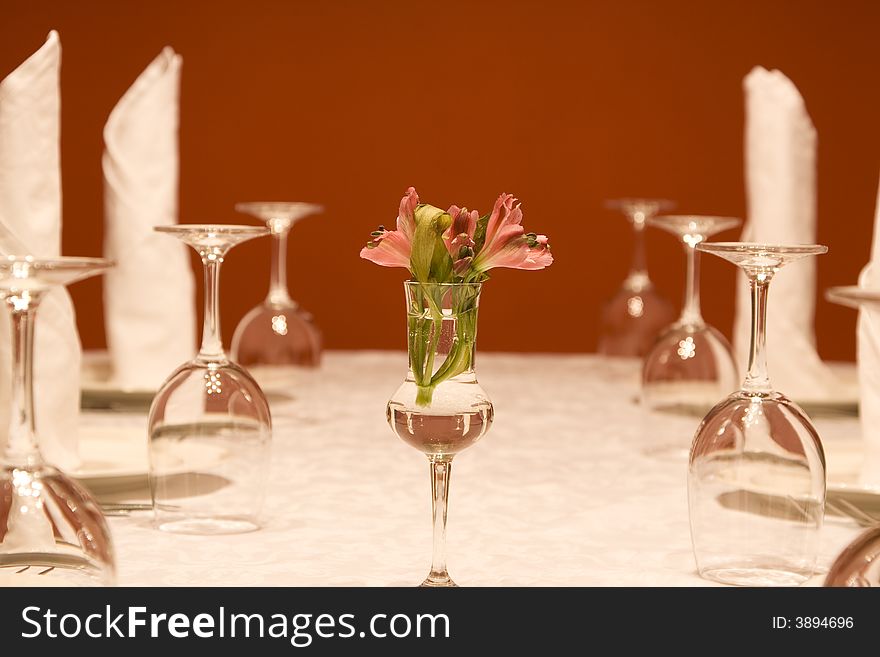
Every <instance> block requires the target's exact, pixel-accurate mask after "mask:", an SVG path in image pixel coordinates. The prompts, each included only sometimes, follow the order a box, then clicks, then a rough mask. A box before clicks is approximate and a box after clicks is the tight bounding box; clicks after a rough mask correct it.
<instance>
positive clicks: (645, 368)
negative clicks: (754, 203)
mask: <svg viewBox="0 0 880 657" xmlns="http://www.w3.org/2000/svg"><path fill="white" fill-rule="evenodd" d="M647 221H648V224H649V225H651V226H656V227H657V228H660V229H662V230H664V231H666V232H668V233H671V234H673V235H675V236H676V237H677V238H678V239H679V241H680V242H681V243H682V245H683V247H684V250H685V256H686V261H687V278H686V284H685V295H684V304H683V305H682V312H681V316H680V317H679V318H678V321H677V322H676V323H675V324H673V325H672V326H670V327H668V328H667V329H666V330H665V331H664V332H663V333H661V335H660V337H659V339H658V340H657V341H656V342H655V343H654V346H653V347H652V348H651V351H650V352H649V353H648V355H647V356H645V359H644V361H643V363H642V403H643V404H645V406H647V407H648V408H651V409H653V410H660V411H684V412H696V413H698V414H700V415H702V414H705V413H706V411H707V410H708V409H710V408H711V407H712V406H713V405H714V404H715V402H716V401H717V400H718V398H719V397H721V396H722V395H725V394H727V393H729V392H730V391H731V390H734V389H735V388H736V384H737V371H736V363H735V361H734V357H733V350H732V349H731V347H730V343H729V342H728V341H727V339H726V338H725V337H724V335H723V334H722V333H721V332H720V331H718V330H717V329H715V328H714V327H712V326H710V325H709V324H707V323H706V322H705V321H704V320H703V316H702V313H701V311H700V294H699V258H698V254H697V253H696V252H695V248H696V246H697V244H699V243H701V242H703V241H704V240H705V239H706V238H708V237H711V236H712V235H715V234H717V233H720V232H722V231H725V230H729V229H731V228H734V227H736V226H738V225H739V224H740V223H742V222H741V220H740V219H737V218H735V217H718V216H708V215H664V216H655V217H651V218H649V219H648V220H647Z"/></svg>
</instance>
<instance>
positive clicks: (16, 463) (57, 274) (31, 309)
mask: <svg viewBox="0 0 880 657" xmlns="http://www.w3.org/2000/svg"><path fill="white" fill-rule="evenodd" d="M110 266H112V263H111V262H110V261H108V260H104V259H101V258H66V257H57V258H35V257H33V256H2V257H0V300H2V303H3V305H4V306H6V308H7V310H8V312H9V313H10V314H11V316H12V327H13V330H12V342H13V347H12V361H13V362H12V396H11V400H12V412H11V414H10V417H11V418H12V422H11V424H10V426H9V431H8V435H7V441H6V446H5V450H4V451H3V457H2V468H0V582H2V584H4V585H20V586H43V585H56V586H71V585H87V586H88V585H109V584H113V582H114V579H115V570H116V568H115V558H114V553H113V545H112V540H111V536H110V530H109V528H108V526H107V522H106V520H105V518H104V515H103V514H102V512H101V509H100V506H99V505H98V504H97V502H96V501H95V500H94V499H93V498H92V496H91V495H90V493H88V492H87V491H86V490H85V489H84V488H83V487H81V486H80V485H79V484H78V483H77V482H76V481H75V480H73V479H72V478H71V477H69V476H68V475H66V474H65V473H63V472H62V471H60V470H58V469H57V468H55V467H53V466H52V465H51V464H48V463H46V462H45V461H44V460H43V457H42V454H41V452H40V449H39V437H38V431H37V428H36V427H35V424H34V405H35V403H39V396H37V397H36V398H35V395H34V392H35V391H34V389H33V356H34V354H33V348H34V340H33V336H34V320H35V317H36V314H37V308H38V307H39V305H40V302H41V301H42V299H43V297H44V296H45V294H46V293H48V292H49V290H50V289H51V288H53V287H56V286H62V285H69V284H71V283H74V282H76V281H79V280H82V279H84V278H88V277H90V276H94V275H97V274H100V273H103V271H104V270H105V269H107V268H108V267H110Z"/></svg>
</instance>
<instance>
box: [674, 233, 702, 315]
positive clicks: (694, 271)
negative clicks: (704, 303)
mask: <svg viewBox="0 0 880 657" xmlns="http://www.w3.org/2000/svg"><path fill="white" fill-rule="evenodd" d="M695 246H696V243H694V244H691V243H689V242H685V245H684V253H685V257H686V258H687V273H686V276H685V288H684V305H683V306H682V310H681V319H680V320H679V321H680V322H681V323H682V324H690V325H697V326H701V325H702V324H703V315H702V313H701V311H700V256H699V254H698V253H697V250H696V248H694V247H695Z"/></svg>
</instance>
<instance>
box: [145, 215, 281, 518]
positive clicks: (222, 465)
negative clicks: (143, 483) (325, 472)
mask: <svg viewBox="0 0 880 657" xmlns="http://www.w3.org/2000/svg"><path fill="white" fill-rule="evenodd" d="M156 230H157V231H160V232H163V233H168V234H171V235H173V236H174V237H177V238H178V239H180V240H182V241H183V242H185V243H187V244H189V245H190V246H191V247H193V248H194V249H195V250H196V251H197V252H198V254H199V256H200V257H201V259H202V264H203V265H204V269H205V318H204V328H203V331H202V346H201V349H200V350H199V353H198V354H197V355H196V357H195V358H194V359H193V360H191V361H189V362H188V363H184V364H183V365H181V366H180V367H179V368H177V370H175V371H174V372H173V373H172V374H171V376H170V377H169V378H168V380H166V381H165V383H164V384H162V387H161V388H160V389H159V392H158V393H157V394H156V397H155V398H154V399H153V404H152V407H151V408H150V419H149V433H150V486H151V490H152V494H153V509H154V512H155V520H156V525H157V527H159V529H162V530H165V531H170V532H178V533H188V534H229V533H240V532H246V531H252V530H255V529H257V528H258V527H259V514H260V509H261V507H262V504H263V497H264V494H265V486H266V478H267V467H268V459H269V449H270V442H271V433H272V422H271V419H270V414H269V406H268V404H267V402H266V397H265V396H264V395H263V391H262V390H261V389H260V386H259V385H257V382H256V381H254V379H253V377H252V376H251V375H250V374H249V373H248V372H247V371H246V370H244V369H243V368H242V367H240V366H239V365H237V364H236V363H234V362H232V361H230V360H229V359H228V358H227V356H226V353H225V352H224V351H223V342H222V340H221V337H220V308H219V302H220V265H221V264H222V263H223V260H224V258H225V257H226V254H227V253H228V252H229V250H230V249H231V248H232V247H233V246H235V245H236V244H239V243H241V242H244V241H245V240H249V239H252V238H254V237H260V236H262V235H268V233H269V231H268V230H267V229H266V228H262V227H258V226H226V225H223V226H210V225H186V224H178V225H175V226H157V227H156Z"/></svg>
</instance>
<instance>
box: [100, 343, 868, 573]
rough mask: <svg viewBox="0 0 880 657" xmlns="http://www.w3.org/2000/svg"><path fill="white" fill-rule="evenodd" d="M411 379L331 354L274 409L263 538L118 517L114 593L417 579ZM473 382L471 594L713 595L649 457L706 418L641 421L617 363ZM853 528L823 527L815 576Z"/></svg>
mask: <svg viewBox="0 0 880 657" xmlns="http://www.w3.org/2000/svg"><path fill="white" fill-rule="evenodd" d="M405 369H406V356H405V354H404V353H402V352H400V353H389V352H337V353H328V354H326V356H325V363H324V366H323V368H322V370H321V372H320V374H319V375H318V377H317V379H316V381H315V382H314V384H312V385H309V386H307V387H304V389H303V390H301V391H300V397H299V398H298V399H296V400H294V401H290V402H285V403H283V404H278V405H275V406H274V408H273V413H274V416H275V420H276V431H275V437H274V448H273V458H272V469H271V473H270V480H269V481H270V484H269V485H270V487H269V496H268V501H267V505H266V512H265V525H264V527H263V528H262V529H261V530H260V531H257V532H254V533H250V534H241V535H233V536H219V537H201V536H184V535H173V534H167V533H163V532H159V531H157V530H155V529H154V528H153V527H152V526H151V523H150V516H149V514H148V513H135V514H132V515H131V516H130V517H116V518H111V520H110V523H111V528H112V531H113V537H114V539H115V545H116V553H117V559H118V566H119V578H118V583H119V584H120V585H134V586H138V585H235V586H249V585H284V586H304V585H314V586H340V585H343V586H345V585H352V586H360V585H368V586H388V585H400V586H409V585H415V584H418V583H419V582H420V581H421V580H422V579H423V578H424V576H425V575H426V574H427V571H428V566H429V562H430V553H431V522H430V513H431V512H430V484H429V472H428V465H427V461H426V459H425V457H424V456H422V455H420V454H419V453H418V452H416V451H415V450H413V449H412V448H410V447H408V446H407V445H405V444H404V443H402V442H401V441H400V440H399V439H398V438H396V437H395V436H394V434H393V433H392V432H391V430H390V429H389V427H388V425H387V424H386V422H385V403H386V401H387V399H388V397H389V396H390V395H391V394H392V392H393V391H394V390H395V389H396V387H397V386H398V385H399V383H400V382H401V381H402V379H403V376H404V374H405ZM477 369H478V374H479V378H480V382H481V383H482V384H483V386H484V387H485V389H486V390H487V391H488V393H489V395H490V396H491V398H492V400H493V402H494V404H495V412H496V414H495V423H494V424H493V426H492V428H491V430H490V431H489V433H488V434H487V435H486V436H485V437H484V438H483V440H482V441H481V442H480V443H479V444H478V445H476V446H475V447H474V448H472V449H471V450H468V451H466V452H464V453H463V454H461V455H459V456H458V457H457V458H456V460H455V462H454V468H453V473H452V481H451V499H450V509H449V538H448V555H449V556H448V562H449V572H450V574H451V575H452V577H453V578H454V579H455V580H456V581H457V582H458V583H459V584H460V585H463V586H516V585H520V586H538V585H548V586H568V585H600V586H615V585H649V586H650V585H673V586H678V585H683V586H699V585H707V584H709V583H708V582H706V581H704V580H702V579H701V578H699V577H698V576H697V574H696V572H695V568H694V560H693V555H692V552H691V543H690V533H689V526H688V510H687V492H686V460H685V459H683V458H675V457H671V456H668V455H667V456H665V457H663V458H659V457H657V456H651V455H650V454H649V453H648V452H649V451H650V449H651V448H652V447H656V446H660V445H665V444H672V443H675V442H677V443H679V444H680V445H681V446H682V449H686V448H687V447H688V446H689V445H690V441H691V439H692V436H693V432H694V429H695V428H696V425H697V423H698V422H697V419H696V418H689V417H681V416H670V415H648V414H647V413H646V412H645V411H644V410H643V409H641V408H640V407H639V406H638V405H637V404H636V403H635V402H634V398H635V396H636V394H637V379H636V378H635V376H634V373H633V369H632V365H631V364H629V363H626V362H622V361H617V362H609V361H607V360H603V359H601V358H599V357H596V356H588V355H565V356H561V355H558V356H545V355H528V356H523V355H517V356H514V355H502V354H480V355H479V356H478V367H477ZM297 417H300V418H305V419H296V418H297ZM137 421H139V420H138V419H137V418H131V417H125V416H122V415H114V414H110V413H104V414H89V415H87V417H86V420H85V422H86V425H87V426H88V423H92V424H97V423H104V424H106V423H114V422H117V423H118V422H137ZM816 423H817V426H818V428H819V431H820V434H821V435H822V437H823V440H825V441H831V440H839V439H845V438H853V437H857V436H858V431H859V427H858V423H857V420H856V419H855V418H843V419H821V418H820V419H817V420H816ZM858 532H859V529H858V528H857V527H856V526H855V525H854V524H852V523H849V522H845V521H842V520H840V519H829V520H828V522H827V523H826V526H825V528H824V529H823V547H822V557H821V563H822V565H823V566H825V567H827V566H828V565H829V564H830V562H831V560H833V558H834V556H835V555H836V554H837V553H838V552H839V551H840V550H841V549H842V548H843V547H844V546H845V545H846V544H847V543H848V542H849V541H850V540H852V539H853V538H854V537H855V536H856V535H857V534H858ZM813 582H814V583H818V582H821V577H818V576H817V577H816V578H814V581H813Z"/></svg>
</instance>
